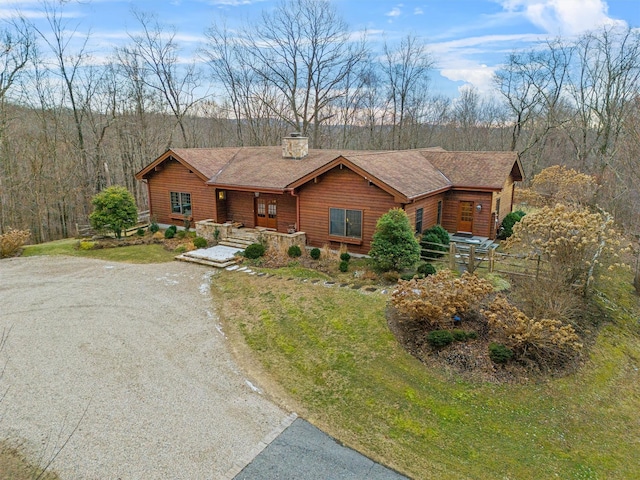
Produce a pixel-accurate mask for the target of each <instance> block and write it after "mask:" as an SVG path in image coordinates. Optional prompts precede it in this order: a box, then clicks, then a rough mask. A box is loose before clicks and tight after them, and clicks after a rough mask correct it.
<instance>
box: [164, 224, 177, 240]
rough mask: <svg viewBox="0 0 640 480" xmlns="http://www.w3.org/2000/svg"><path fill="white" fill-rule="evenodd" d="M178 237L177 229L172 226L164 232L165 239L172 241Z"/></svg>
mask: <svg viewBox="0 0 640 480" xmlns="http://www.w3.org/2000/svg"><path fill="white" fill-rule="evenodd" d="M175 236H176V228H175V227H174V226H173V225H172V226H171V227H169V228H167V229H166V230H165V231H164V238H166V239H170V238H173V237H175Z"/></svg>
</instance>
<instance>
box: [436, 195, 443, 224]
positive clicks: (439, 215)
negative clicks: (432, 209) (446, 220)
mask: <svg viewBox="0 0 640 480" xmlns="http://www.w3.org/2000/svg"><path fill="white" fill-rule="evenodd" d="M436 224H437V225H442V200H439V201H438V216H437V217H436Z"/></svg>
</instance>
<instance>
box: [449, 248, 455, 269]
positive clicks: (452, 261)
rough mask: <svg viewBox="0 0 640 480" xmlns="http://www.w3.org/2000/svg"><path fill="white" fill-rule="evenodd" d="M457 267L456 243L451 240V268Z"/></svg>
mask: <svg viewBox="0 0 640 480" xmlns="http://www.w3.org/2000/svg"><path fill="white" fill-rule="evenodd" d="M455 269H456V244H455V243H454V242H451V243H450V244H449V270H451V271H453V270H455Z"/></svg>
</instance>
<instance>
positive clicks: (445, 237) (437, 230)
mask: <svg viewBox="0 0 640 480" xmlns="http://www.w3.org/2000/svg"><path fill="white" fill-rule="evenodd" d="M430 233H433V234H434V235H435V236H436V237H438V239H439V240H440V242H439V243H441V244H442V245H449V242H450V241H451V237H449V232H447V231H446V230H445V229H444V228H442V226H441V225H434V226H433V227H430V228H428V229H426V230H425V231H424V232H422V235H423V236H424V235H428V234H430Z"/></svg>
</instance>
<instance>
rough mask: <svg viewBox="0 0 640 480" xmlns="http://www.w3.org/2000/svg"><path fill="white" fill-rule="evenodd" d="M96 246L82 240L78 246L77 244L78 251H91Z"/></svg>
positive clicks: (93, 243)
mask: <svg viewBox="0 0 640 480" xmlns="http://www.w3.org/2000/svg"><path fill="white" fill-rule="evenodd" d="M95 246H96V243H95V242H90V241H88V240H82V241H81V242H80V243H79V244H78V249H79V250H93V249H94V248H95Z"/></svg>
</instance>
